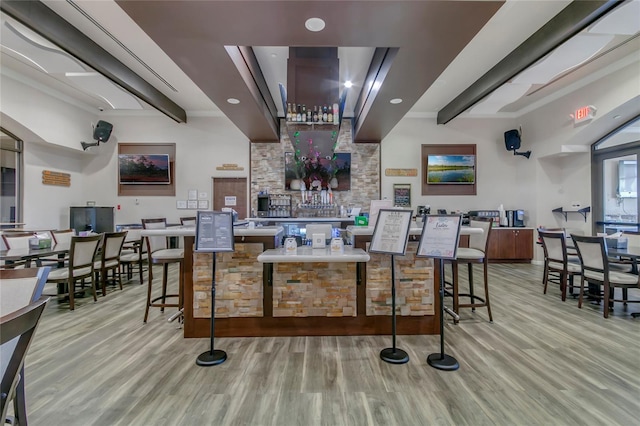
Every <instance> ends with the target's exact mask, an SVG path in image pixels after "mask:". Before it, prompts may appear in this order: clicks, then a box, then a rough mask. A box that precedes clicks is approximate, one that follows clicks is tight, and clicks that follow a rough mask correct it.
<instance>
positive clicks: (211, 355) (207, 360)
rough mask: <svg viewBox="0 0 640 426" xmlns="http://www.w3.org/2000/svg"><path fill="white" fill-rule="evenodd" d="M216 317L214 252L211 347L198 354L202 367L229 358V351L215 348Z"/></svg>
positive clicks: (198, 362)
mask: <svg viewBox="0 0 640 426" xmlns="http://www.w3.org/2000/svg"><path fill="white" fill-rule="evenodd" d="M215 319H216V253H215V252H214V253H213V266H212V267H211V337H210V340H211V349H210V350H208V351H206V352H203V353H201V354H200V355H198V359H196V364H198V365H200V366H202V367H210V366H212V365H218V364H222V363H223V362H225V361H226V360H227V353H226V352H225V351H221V350H220V349H213V339H214V337H215Z"/></svg>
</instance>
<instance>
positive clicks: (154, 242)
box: [142, 218, 169, 253]
mask: <svg viewBox="0 0 640 426" xmlns="http://www.w3.org/2000/svg"><path fill="white" fill-rule="evenodd" d="M142 227H143V228H144V229H165V228H166V227H167V219H166V218H161V219H142ZM145 239H146V241H147V251H148V252H149V253H153V252H154V251H158V250H164V249H167V248H169V243H168V239H167V237H162V236H157V237H156V236H153V237H146V238H145Z"/></svg>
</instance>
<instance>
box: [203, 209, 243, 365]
mask: <svg viewBox="0 0 640 426" xmlns="http://www.w3.org/2000/svg"><path fill="white" fill-rule="evenodd" d="M233 243H234V241H233V216H232V212H215V211H199V212H198V216H197V218H196V247H195V250H194V252H196V253H211V254H212V255H213V257H212V262H211V322H210V333H211V335H210V336H209V350H208V351H206V352H203V353H201V354H200V355H198V358H197V359H196V364H197V365H200V366H202V367H211V366H213V365H218V364H222V363H223V362H225V361H226V360H227V353H226V352H225V351H222V350H220V349H215V348H214V347H215V346H214V339H215V330H216V328H215V321H216V252H232V251H234V246H233Z"/></svg>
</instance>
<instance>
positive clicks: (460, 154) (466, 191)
mask: <svg viewBox="0 0 640 426" xmlns="http://www.w3.org/2000/svg"><path fill="white" fill-rule="evenodd" d="M438 157H443V158H449V159H455V158H464V157H468V158H472V159H473V162H474V167H473V182H466V183H464V182H463V183H459V182H458V183H455V179H452V180H453V181H454V182H445V183H443V182H435V181H434V180H435V179H431V181H430V179H429V159H430V158H431V159H432V160H435V159H436V158H438ZM421 163H422V170H421V177H420V179H421V181H422V182H421V184H422V195H477V186H478V179H479V170H478V156H477V155H476V145H475V144H423V145H422V146H421Z"/></svg>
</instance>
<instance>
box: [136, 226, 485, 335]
mask: <svg viewBox="0 0 640 426" xmlns="http://www.w3.org/2000/svg"><path fill="white" fill-rule="evenodd" d="M474 231H476V230H474V229H469V228H467V229H464V228H463V231H462V233H463V234H468V233H471V232H474ZM348 233H349V234H350V237H351V241H352V242H353V246H345V249H344V254H336V253H331V252H330V250H329V249H328V248H325V249H312V248H311V247H304V246H303V247H298V248H297V251H296V253H295V254H286V253H285V249H284V248H283V247H281V242H282V237H283V235H284V229H283V227H281V226H259V227H255V228H249V227H235V228H234V238H235V251H234V252H230V253H217V255H216V280H215V282H216V304H215V306H216V313H215V315H216V336H218V337H248V336H320V335H372V334H374V335H375V334H381V335H388V334H391V318H390V316H391V264H390V262H391V257H390V256H388V255H382V254H375V253H367V249H368V244H369V242H370V241H371V236H372V234H373V227H352V226H349V227H348ZM420 233H421V228H412V229H411V231H410V241H409V246H408V248H407V252H406V255H405V256H395V260H396V306H397V333H398V334H437V333H439V327H440V315H439V312H440V306H439V304H438V298H437V297H435V296H434V295H437V288H436V283H438V282H439V277H438V276H437V275H438V270H437V268H434V262H433V260H432V259H428V258H417V257H415V253H416V251H417V243H418V241H417V240H418V238H419V236H420ZM142 235H143V236H150V235H166V236H180V237H183V238H184V249H185V259H184V268H183V280H184V286H185V287H184V337H207V336H209V333H210V331H209V329H210V318H211V271H212V265H211V261H212V258H213V256H212V255H211V253H194V251H193V246H194V242H195V229H194V228H182V227H177V228H167V229H163V230H146V231H143V232H142Z"/></svg>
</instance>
